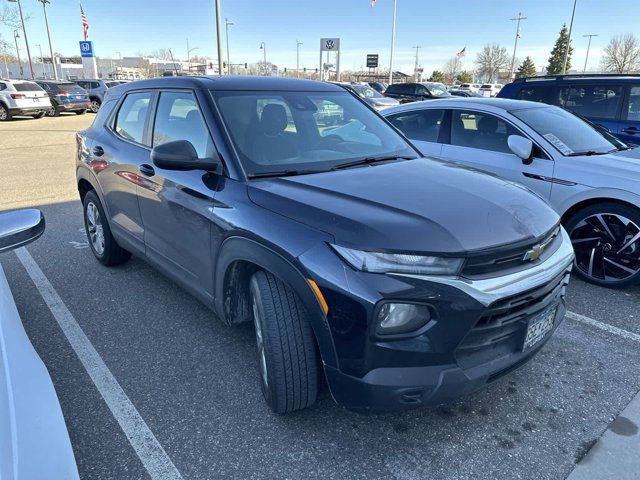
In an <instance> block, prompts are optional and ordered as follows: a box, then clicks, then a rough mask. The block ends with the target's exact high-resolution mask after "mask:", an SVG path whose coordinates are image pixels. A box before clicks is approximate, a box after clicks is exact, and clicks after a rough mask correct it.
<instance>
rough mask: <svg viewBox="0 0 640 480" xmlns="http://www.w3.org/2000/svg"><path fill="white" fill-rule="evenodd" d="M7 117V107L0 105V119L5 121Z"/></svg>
mask: <svg viewBox="0 0 640 480" xmlns="http://www.w3.org/2000/svg"><path fill="white" fill-rule="evenodd" d="M6 119H7V109H6V108H4V107H0V121H2V122H3V121H5V120H6Z"/></svg>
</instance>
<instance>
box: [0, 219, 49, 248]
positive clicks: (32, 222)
mask: <svg viewBox="0 0 640 480" xmlns="http://www.w3.org/2000/svg"><path fill="white" fill-rule="evenodd" d="M44 227H45V223H44V215H42V212H41V211H40V210H36V209H33V208H31V209H26V210H16V211H13V212H7V213H2V214H0V253H2V252H8V251H10V250H14V249H16V248H19V247H22V246H23V245H26V244H28V243H31V242H33V241H34V240H37V239H38V238H39V237H40V235H42V234H43V233H44Z"/></svg>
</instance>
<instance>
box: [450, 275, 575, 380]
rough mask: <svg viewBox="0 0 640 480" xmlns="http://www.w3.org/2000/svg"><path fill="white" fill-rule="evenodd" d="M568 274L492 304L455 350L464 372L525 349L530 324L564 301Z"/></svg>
mask: <svg viewBox="0 0 640 480" xmlns="http://www.w3.org/2000/svg"><path fill="white" fill-rule="evenodd" d="M568 283H569V271H565V272H562V273H561V274H560V275H558V276H557V277H556V278H554V279H553V280H552V281H551V282H549V283H547V284H545V285H542V286H540V287H536V288H534V289H531V290H528V291H526V292H523V293H520V294H518V295H514V296H512V297H508V298H505V299H502V300H498V301H497V302H495V303H493V304H491V305H490V306H489V307H488V309H487V310H486V311H485V313H484V314H483V315H482V316H481V317H480V318H479V319H478V321H477V322H476V323H475V325H474V326H473V328H472V329H471V330H470V331H469V333H468V334H467V335H466V336H465V337H464V339H463V340H462V342H461V343H460V345H458V348H457V349H456V359H457V361H458V364H459V365H460V366H461V367H462V368H470V367H472V366H475V365H481V364H483V363H487V362H490V361H492V360H496V359H498V358H501V357H502V356H504V355H509V354H513V353H514V352H517V351H519V350H520V349H521V348H522V344H523V341H524V337H525V335H526V330H527V322H528V320H529V319H530V318H531V317H533V316H535V315H536V314H538V313H540V312H542V311H543V310H544V309H545V308H547V307H548V306H549V305H553V304H554V303H558V302H559V301H560V299H561V298H562V297H564V292H565V287H566V285H567V284H568Z"/></svg>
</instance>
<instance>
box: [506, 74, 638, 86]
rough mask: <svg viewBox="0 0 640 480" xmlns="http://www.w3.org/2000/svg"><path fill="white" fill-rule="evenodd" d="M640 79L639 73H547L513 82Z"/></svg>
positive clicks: (591, 81)
mask: <svg viewBox="0 0 640 480" xmlns="http://www.w3.org/2000/svg"><path fill="white" fill-rule="evenodd" d="M639 79H640V75H639V74H630V73H626V74H625V73H623V74H614V73H593V74H588V73H583V74H574V75H546V76H540V77H525V78H517V79H515V80H514V81H513V83H512V84H518V85H525V84H531V83H576V82H585V83H593V81H594V80H596V81H598V82H605V83H612V82H613V83H616V82H620V81H623V82H637V81H638V80H639Z"/></svg>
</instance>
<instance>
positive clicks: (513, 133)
mask: <svg viewBox="0 0 640 480" xmlns="http://www.w3.org/2000/svg"><path fill="white" fill-rule="evenodd" d="M382 114H383V115H384V116H385V117H387V119H388V120H389V121H391V123H392V124H393V125H395V126H396V127H397V128H398V129H400V130H401V131H402V132H403V133H404V134H405V135H406V136H407V137H408V138H409V139H410V140H412V141H413V143H414V144H415V145H416V147H418V149H420V150H421V151H422V153H423V154H424V155H427V156H432V157H438V158H441V159H444V160H448V161H454V162H459V163H463V164H466V165H469V166H472V167H475V168H477V169H480V170H483V171H486V172H490V173H493V174H495V175H498V176H500V177H503V178H506V179H509V180H513V181H514V182H517V183H520V184H523V185H525V186H527V187H529V188H530V189H531V190H533V191H535V192H536V193H538V195H540V196H541V197H543V198H544V199H546V200H547V201H549V202H550V204H551V205H552V206H553V207H554V208H555V209H556V211H557V212H558V213H559V214H560V215H561V217H562V223H563V224H564V226H565V228H566V230H567V231H568V232H569V235H570V237H571V240H572V242H573V246H574V249H575V252H576V259H575V267H576V268H575V269H574V271H575V272H576V273H577V274H578V275H579V276H581V277H582V278H583V279H585V280H587V281H590V282H592V283H595V284H598V285H603V286H609V287H623V286H627V285H630V284H633V283H637V282H638V281H640V148H637V147H631V146H628V145H625V144H623V143H621V142H620V141H619V140H617V139H616V138H615V137H613V136H612V135H610V134H608V133H607V132H606V131H605V130H604V129H602V128H599V127H597V126H596V125H593V124H591V123H588V122H587V121H585V120H583V119H581V118H579V117H577V116H575V115H573V114H572V113H569V112H567V111H566V110H563V109H561V108H558V107H554V106H550V105H544V104H540V103H534V102H526V101H521V100H507V99H489V98H477V99H472V98H458V99H442V100H438V101H437V102H417V103H410V104H406V105H401V106H399V107H394V108H390V109H387V110H385V111H384V112H382ZM478 195H482V192H478ZM531 214H532V215H535V212H531Z"/></svg>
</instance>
